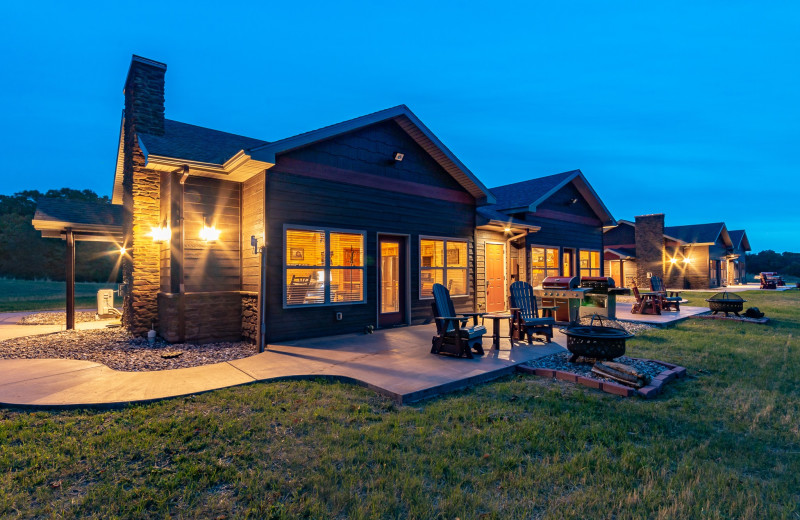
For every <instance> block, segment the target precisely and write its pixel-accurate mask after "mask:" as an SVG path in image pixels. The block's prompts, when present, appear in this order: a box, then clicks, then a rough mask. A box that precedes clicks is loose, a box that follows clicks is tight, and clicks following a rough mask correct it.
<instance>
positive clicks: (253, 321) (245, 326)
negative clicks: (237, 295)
mask: <svg viewBox="0 0 800 520" xmlns="http://www.w3.org/2000/svg"><path fill="white" fill-rule="evenodd" d="M242 337H243V338H244V339H246V340H248V341H250V342H251V343H255V342H256V339H257V338H258V293H249V292H243V293H242Z"/></svg>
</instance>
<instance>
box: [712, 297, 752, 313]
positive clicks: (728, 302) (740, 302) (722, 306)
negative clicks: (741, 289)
mask: <svg viewBox="0 0 800 520" xmlns="http://www.w3.org/2000/svg"><path fill="white" fill-rule="evenodd" d="M706 301H707V302H708V308H709V309H711V310H712V311H714V312H713V313H712V314H716V313H718V312H724V313H725V316H727V315H728V313H729V312H732V313H734V314H735V315H736V316H738V315H739V313H740V312H742V309H744V303H745V302H746V301H747V300H744V299H742V297H741V296H739V295H738V294H734V293H729V292H727V291H725V292H721V293H717V294H715V295H714V296H712V297H711V298H709V299H707V300H706Z"/></svg>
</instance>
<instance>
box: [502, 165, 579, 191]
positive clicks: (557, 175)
mask: <svg viewBox="0 0 800 520" xmlns="http://www.w3.org/2000/svg"><path fill="white" fill-rule="evenodd" d="M579 171H581V170H580V168H575V169H574V170H568V171H565V172H561V173H553V174H550V175H543V176H541V177H534V178H532V179H527V180H524V181H517V182H512V183H510V184H501V185H500V186H495V187H493V188H489V189H490V190H496V189H500V188H508V187H511V186H518V185H520V184H525V183H528V182H533V181H541V180H542V179H548V178H551V177H559V176H567V175H571V174H573V173H575V172H579Z"/></svg>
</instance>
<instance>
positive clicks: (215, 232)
mask: <svg viewBox="0 0 800 520" xmlns="http://www.w3.org/2000/svg"><path fill="white" fill-rule="evenodd" d="M219 233H220V232H219V229H217V228H215V227H214V226H209V225H208V224H207V223H206V217H203V229H201V230H200V238H201V239H203V241H205V242H216V241H217V240H219Z"/></svg>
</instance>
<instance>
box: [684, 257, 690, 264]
mask: <svg viewBox="0 0 800 520" xmlns="http://www.w3.org/2000/svg"><path fill="white" fill-rule="evenodd" d="M683 263H684V264H691V263H692V259H691V258H689V257H688V256H687V257H686V258H684V259H683Z"/></svg>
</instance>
